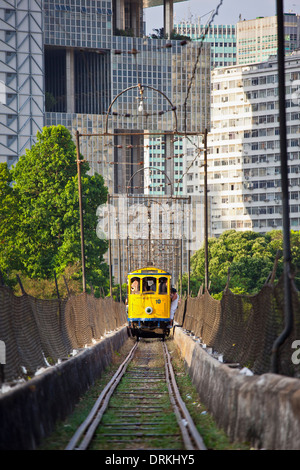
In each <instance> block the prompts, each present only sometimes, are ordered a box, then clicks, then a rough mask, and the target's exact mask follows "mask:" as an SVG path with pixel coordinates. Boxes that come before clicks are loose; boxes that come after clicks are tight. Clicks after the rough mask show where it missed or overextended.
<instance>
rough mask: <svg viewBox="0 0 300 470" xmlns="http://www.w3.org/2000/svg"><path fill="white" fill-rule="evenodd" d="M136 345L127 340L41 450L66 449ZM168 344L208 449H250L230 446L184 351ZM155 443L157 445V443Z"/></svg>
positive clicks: (180, 385)
mask: <svg viewBox="0 0 300 470" xmlns="http://www.w3.org/2000/svg"><path fill="white" fill-rule="evenodd" d="M132 344H133V343H132V341H127V342H126V344H125V345H124V346H123V347H122V349H121V350H120V352H115V353H114V358H113V362H112V364H111V365H110V366H109V367H108V368H107V369H106V370H105V371H104V372H103V374H102V376H101V378H100V379H99V380H97V381H96V382H95V385H94V386H93V387H91V388H90V389H89V390H88V391H87V392H86V393H85V394H84V395H83V397H82V398H81V399H80V401H79V402H78V404H77V405H76V407H75V409H74V412H73V413H72V414H71V415H70V416H69V417H68V418H67V419H66V420H65V421H64V422H63V423H58V424H57V426H56V429H55V431H54V432H53V433H52V434H51V435H50V436H49V437H48V438H46V439H45V440H44V441H43V443H42V444H41V446H40V447H39V450H62V449H64V448H65V447H66V445H67V444H68V442H69V440H70V439H71V437H72V436H73V434H74V433H75V431H76V429H77V427H78V426H79V425H80V424H81V423H82V422H83V421H84V419H85V418H86V417H87V415H88V413H89V412H90V410H91V408H92V406H93V404H94V402H95V400H96V399H97V397H98V396H99V394H100V392H101V390H102V389H103V388H104V387H105V385H106V384H107V383H108V382H109V380H110V379H111V377H112V376H113V375H114V373H115V372H116V370H117V368H118V367H119V365H120V363H121V362H122V361H123V360H124V359H125V356H126V355H127V354H128V352H129V350H130V349H131V347H132ZM166 344H167V346H168V349H169V351H170V354H171V357H172V365H173V368H174V371H175V373H176V381H177V385H178V388H179V391H180V394H181V396H182V398H183V400H184V401H185V403H186V406H187V408H188V410H189V413H190V415H191V417H192V419H193V420H194V423H195V425H196V427H197V429H198V431H199V433H200V434H201V436H202V438H203V440H204V443H205V445H206V447H207V448H208V449H210V450H248V449H250V446H249V445H248V444H240V443H230V441H229V439H228V437H227V436H226V434H225V433H224V432H223V431H222V430H220V429H218V427H217V426H216V424H215V422H214V419H213V418H212V416H211V415H210V414H209V413H208V412H207V410H206V408H205V406H204V405H203V404H202V403H201V401H200V399H199V396H198V393H197V391H196V389H195V387H194V385H193V384H192V382H191V379H190V377H189V376H188V374H187V373H186V371H185V368H184V363H183V361H182V359H181V357H180V352H179V349H178V348H177V346H176V344H175V343H174V342H173V340H172V339H171V338H170V339H168V340H167V341H166ZM104 416H105V415H104ZM173 418H174V417H173ZM173 418H169V419H170V422H169V428H167V429H170V431H171V429H174V425H175V421H174V420H175V418H174V419H173ZM103 419H104V417H103ZM110 419H113V417H112V416H111V417H110V415H109V414H108V415H107V416H105V421H104V422H105V423H106V424H107V423H109V420H110ZM152 444H154V445H155V442H153V443H152ZM160 444H162V443H160ZM94 448H96V447H94ZM123 448H126V447H123ZM152 448H153V447H152ZM160 448H161V445H160ZM175 448H176V446H175ZM130 449H133V450H134V446H133V447H132V446H130Z"/></svg>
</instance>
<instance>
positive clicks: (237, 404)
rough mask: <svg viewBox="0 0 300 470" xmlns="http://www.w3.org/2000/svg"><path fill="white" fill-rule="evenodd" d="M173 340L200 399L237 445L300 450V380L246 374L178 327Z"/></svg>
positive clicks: (272, 375)
mask: <svg viewBox="0 0 300 470" xmlns="http://www.w3.org/2000/svg"><path fill="white" fill-rule="evenodd" d="M174 339H175V342H176V343H177V345H178V347H179V348H180V351H181V354H182V356H183V358H184V360H185V364H186V366H187V368H188V371H189V374H190V376H191V378H192V381H193V383H194V385H195V386H196V388H197V390H198V393H199V396H200V399H201V401H202V402H203V403H204V404H205V405H206V406H207V408H208V410H209V412H210V413H211V414H212V415H213V416H214V418H215V420H216V422H217V423H218V425H219V426H220V427H221V428H223V429H224V430H225V432H226V433H227V435H228V436H229V437H230V439H231V440H232V441H238V442H250V443H251V445H252V446H253V447H255V448H259V449H261V448H263V449H276V450H283V449H284V450H299V449H300V380H299V379H293V378H289V377H285V376H282V375H275V374H263V375H254V376H245V375H243V374H241V373H240V372H239V370H237V369H231V368H230V367H228V366H226V365H225V364H222V363H221V362H219V361H217V360H216V359H214V358H213V357H211V356H210V355H209V354H208V353H207V352H206V351H205V350H204V349H203V348H202V347H201V346H200V344H199V343H197V342H196V341H195V340H194V339H193V338H192V337H190V336H188V335H186V334H185V333H184V332H183V330H182V329H181V328H179V327H178V328H177V327H176V328H175V331H174Z"/></svg>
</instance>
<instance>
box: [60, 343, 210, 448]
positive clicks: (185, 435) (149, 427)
mask: <svg viewBox="0 0 300 470" xmlns="http://www.w3.org/2000/svg"><path fill="white" fill-rule="evenodd" d="M162 446H163V447H162ZM75 449H76V450H88V449H106V450H108V449H109V450H119V449H123V450H124V449H126V450H129V449H131V450H147V449H159V450H162V449H164V450H165V449H172V450H173V449H178V450H180V449H185V450H206V447H205V445H204V443H203V440H202V438H201V436H200V435H199V433H198V431H197V429H196V427H195V425H194V423H193V421H192V419H191V416H190V414H189V412H188V410H187V408H186V406H185V404H184V402H183V400H182V398H181V397H180V394H179V391H178V388H177V385H176V380H175V374H174V371H173V367H172V364H171V358H170V354H169V351H168V348H167V346H166V343H165V342H163V341H161V340H157V339H143V340H141V341H139V342H136V343H135V344H134V346H133V348H132V349H131V351H130V352H129V354H128V355H127V357H126V359H125V360H124V362H123V363H122V364H121V365H120V367H119V368H118V370H117V372H116V373H115V374H114V376H113V377H112V379H111V380H110V382H109V383H108V384H107V385H106V387H105V388H104V389H103V391H102V392H101V394H100V395H99V397H98V399H97V400H96V402H95V404H94V406H93V408H92V410H91V412H90V414H89V415H88V417H87V418H86V420H85V421H84V422H83V423H82V424H81V425H80V426H79V428H78V429H77V431H76V432H75V434H74V435H73V437H72V439H71V440H70V442H69V444H68V445H67V447H66V450H75Z"/></svg>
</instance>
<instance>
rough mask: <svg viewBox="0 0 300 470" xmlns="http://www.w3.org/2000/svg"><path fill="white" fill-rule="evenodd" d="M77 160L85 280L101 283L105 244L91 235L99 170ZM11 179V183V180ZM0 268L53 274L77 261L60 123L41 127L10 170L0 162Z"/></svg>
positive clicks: (76, 228) (74, 208)
mask: <svg viewBox="0 0 300 470" xmlns="http://www.w3.org/2000/svg"><path fill="white" fill-rule="evenodd" d="M88 171H89V165H88V164H87V163H86V162H83V163H81V175H82V193H83V209H84V232H85V255H86V277H87V282H88V283H91V284H93V285H94V286H95V285H98V284H101V285H105V284H106V282H107V281H106V279H107V270H108V268H107V265H106V264H105V263H103V254H104V253H105V251H106V250H107V242H105V241H103V240H99V239H98V237H97V235H96V225H97V217H96V210H97V207H98V206H99V205H100V204H103V203H105V202H106V200H107V188H106V186H105V185H104V180H103V177H102V176H101V175H99V174H94V175H93V176H90V175H89V174H88ZM12 182H13V184H12ZM0 191H1V199H2V202H3V204H4V205H3V206H2V208H1V211H0V217H1V219H0V220H1V240H2V245H3V246H4V248H5V249H4V250H1V255H0V267H1V269H2V270H7V269H9V270H13V269H14V270H17V271H20V272H21V273H22V274H24V275H26V276H28V277H30V278H32V279H38V278H39V279H47V278H48V279H49V278H53V276H54V271H55V272H56V273H61V272H63V271H64V270H65V269H66V268H67V266H71V265H77V266H78V270H80V269H81V268H80V265H81V244H80V219H79V202H78V176H77V163H76V147H75V144H74V142H73V140H72V136H71V134H70V132H69V131H68V130H67V129H66V128H65V127H64V126H61V125H59V126H51V127H45V128H43V130H42V132H38V134H37V142H36V144H35V145H33V146H32V148H31V149H30V150H26V154H25V155H23V156H21V157H20V159H19V161H18V163H17V164H16V166H15V167H14V168H13V169H12V170H10V171H9V170H8V168H7V166H6V165H3V164H2V165H1V166H0Z"/></svg>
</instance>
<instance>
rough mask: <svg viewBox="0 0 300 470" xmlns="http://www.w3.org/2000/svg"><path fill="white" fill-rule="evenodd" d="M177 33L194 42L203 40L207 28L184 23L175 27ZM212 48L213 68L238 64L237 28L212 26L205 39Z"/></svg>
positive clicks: (197, 24) (196, 24)
mask: <svg viewBox="0 0 300 470" xmlns="http://www.w3.org/2000/svg"><path fill="white" fill-rule="evenodd" d="M174 29H175V31H176V33H178V34H182V35H186V36H189V37H190V38H191V39H192V40H193V41H199V40H202V39H203V37H204V35H205V31H206V26H205V25H204V24H200V22H198V23H193V24H191V23H188V22H182V23H179V24H175V25H174ZM204 42H205V43H209V44H210V46H211V67H212V68H214V67H225V66H229V65H234V64H235V63H236V26H235V25H233V24H230V25H222V24H219V25H218V24H212V25H210V26H209V28H208V30H207V34H206V35H205V38H204Z"/></svg>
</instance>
